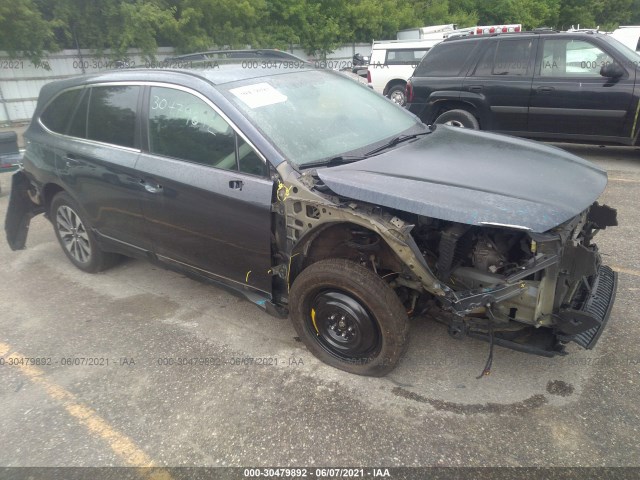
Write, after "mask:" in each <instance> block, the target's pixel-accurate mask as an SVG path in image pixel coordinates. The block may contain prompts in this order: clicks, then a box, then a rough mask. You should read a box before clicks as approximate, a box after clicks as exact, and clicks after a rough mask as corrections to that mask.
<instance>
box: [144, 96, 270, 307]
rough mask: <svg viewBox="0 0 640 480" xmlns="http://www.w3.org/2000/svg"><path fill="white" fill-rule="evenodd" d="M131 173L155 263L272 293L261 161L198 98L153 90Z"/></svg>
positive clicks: (265, 181)
mask: <svg viewBox="0 0 640 480" xmlns="http://www.w3.org/2000/svg"><path fill="white" fill-rule="evenodd" d="M147 97H148V98H147V100H146V101H145V107H144V108H145V112H146V116H147V120H146V121H147V128H146V129H145V130H146V133H147V137H148V141H147V142H146V143H148V151H147V152H144V153H143V154H142V155H141V156H140V159H139V161H138V163H137V165H136V168H137V170H138V171H139V172H140V174H141V175H142V179H143V181H144V187H145V195H144V200H143V211H144V216H145V219H146V223H147V226H148V229H149V232H150V235H151V238H152V240H153V247H154V251H155V253H156V255H157V256H158V258H159V259H160V260H162V261H164V262H167V263H173V264H177V265H180V266H183V267H188V268H191V269H193V270H195V271H197V272H199V273H200V274H203V275H205V276H209V277H211V278H214V279H219V280H223V281H226V282H231V283H233V284H235V285H246V286H249V287H252V288H254V289H256V290H260V291H263V292H267V293H269V294H270V293H271V276H270V275H269V273H268V271H269V269H270V267H271V201H272V195H273V181H272V180H271V179H270V177H269V168H268V165H267V163H266V161H265V159H264V158H263V157H262V156H261V155H260V154H259V153H257V152H256V151H255V150H254V149H253V147H252V146H251V145H250V144H249V143H248V142H247V141H246V139H245V138H244V137H243V136H241V135H240V134H239V133H237V132H236V131H235V130H234V128H233V127H232V126H231V125H230V123H229V122H228V121H227V119H226V117H225V116H224V115H223V114H222V112H221V111H220V110H219V109H217V108H216V107H215V106H214V105H213V104H212V103H211V102H210V101H208V100H207V99H206V98H205V97H203V96H202V95H200V94H198V93H196V92H193V91H186V90H183V89H177V88H172V87H168V86H167V87H164V86H152V87H149V89H148V95H147Z"/></svg>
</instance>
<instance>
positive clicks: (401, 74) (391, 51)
mask: <svg viewBox="0 0 640 480" xmlns="http://www.w3.org/2000/svg"><path fill="white" fill-rule="evenodd" d="M442 40H443V39H442V38H439V39H426V40H386V41H374V42H373V45H372V47H371V58H370V59H369V68H368V72H367V81H368V83H369V86H370V87H372V88H373V89H374V90H375V91H376V92H379V93H382V94H383V95H386V96H387V97H389V98H390V99H391V100H393V101H394V102H396V103H397V104H398V105H402V106H404V105H405V104H406V103H407V101H406V98H405V93H404V87H405V86H406V84H407V79H408V78H409V77H410V76H411V75H412V74H413V71H414V70H415V68H416V66H417V65H418V63H420V60H422V57H424V55H425V53H427V51H428V50H429V49H430V48H431V47H433V46H434V45H436V44H437V43H440V42H441V41H442Z"/></svg>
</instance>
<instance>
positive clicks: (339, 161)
mask: <svg viewBox="0 0 640 480" xmlns="http://www.w3.org/2000/svg"><path fill="white" fill-rule="evenodd" d="M365 158H366V156H360V155H339V156H337V157H333V158H330V159H329V160H320V161H319V162H311V163H305V164H303V165H299V167H300V168H313V167H335V166H336V165H344V164H345V163H353V162H357V161H358V160H364V159H365Z"/></svg>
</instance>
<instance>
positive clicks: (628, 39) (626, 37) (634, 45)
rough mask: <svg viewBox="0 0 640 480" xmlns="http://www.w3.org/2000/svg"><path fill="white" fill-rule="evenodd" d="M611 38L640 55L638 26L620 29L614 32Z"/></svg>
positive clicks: (639, 31) (639, 27) (639, 29)
mask: <svg viewBox="0 0 640 480" xmlns="http://www.w3.org/2000/svg"><path fill="white" fill-rule="evenodd" d="M611 36H612V37H613V38H615V39H616V40H618V41H619V42H620V43H623V44H624V45H626V46H627V47H629V48H630V49H631V50H633V51H634V52H638V53H640V26H624V27H620V28H618V29H616V30H614V31H613V32H612V33H611Z"/></svg>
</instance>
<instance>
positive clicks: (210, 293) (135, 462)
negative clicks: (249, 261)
mask: <svg viewBox="0 0 640 480" xmlns="http://www.w3.org/2000/svg"><path fill="white" fill-rule="evenodd" d="M563 147H566V148H568V149H570V150H571V151H573V152H574V153H577V154H578V155H581V156H584V157H586V158H588V159H591V160H593V161H595V162H596V163H597V164H599V165H601V166H603V167H604V168H606V169H607V170H608V172H609V178H610V180H609V184H608V187H607V189H606V191H605V193H604V195H603V197H602V201H604V202H605V203H607V204H609V205H611V206H614V207H616V208H617V209H618V219H619V223H620V226H619V227H615V228H608V229H607V230H606V231H603V232H600V233H599V234H598V236H597V237H596V241H597V243H598V244H599V246H600V249H601V251H602V252H603V254H604V258H605V261H606V263H608V264H609V265H611V266H612V267H613V268H614V269H616V270H617V271H619V287H618V297H617V301H616V304H615V307H614V309H613V313H612V317H611V320H610V322H609V325H608V328H607V329H606V330H605V332H604V334H603V335H602V337H601V339H600V341H599V344H598V345H597V347H596V348H595V349H594V350H591V351H585V350H581V349H580V348H579V347H577V346H575V345H572V346H570V347H569V351H570V354H569V355H568V356H566V357H562V358H553V359H549V358H541V357H535V356H531V355H527V354H525V353H519V352H515V351H510V350H507V349H503V348H500V347H496V350H495V355H494V361H493V368H492V372H491V375H490V376H488V377H484V378H481V379H479V380H478V379H477V378H476V377H477V376H478V375H479V374H480V372H481V371H482V369H483V367H484V364H485V361H486V359H487V355H488V352H489V348H488V345H487V344H486V343H483V342H480V341H477V340H473V339H468V338H467V339H463V340H455V339H452V338H451V337H449V336H448V334H447V332H446V328H445V327H444V326H442V325H440V324H437V323H435V322H433V321H431V320H429V319H426V318H418V319H415V320H413V322H412V325H411V342H410V346H409V349H408V353H407V355H406V356H405V357H404V359H403V360H402V362H401V364H400V365H399V367H398V368H397V369H396V370H394V371H393V372H392V373H391V374H390V375H388V376H387V377H384V378H365V377H358V376H354V375H350V374H347V373H344V372H341V371H338V370H336V369H333V368H331V367H329V366H327V365H325V364H323V363H321V362H320V361H318V360H316V359H315V358H314V357H313V356H312V355H311V354H310V353H309V352H308V351H307V350H306V349H305V348H304V346H303V345H302V344H301V343H300V342H299V341H298V340H297V339H296V336H295V335H296V334H295V332H294V329H293V327H292V325H291V324H290V323H289V321H288V320H287V319H277V318H274V317H271V316H269V315H267V314H265V313H263V312H262V311H260V310H259V309H258V308H256V307H255V306H253V305H252V304H250V303H249V302H247V301H244V300H242V299H240V298H237V297H235V296H233V295H230V294H229V293H227V292H225V291H223V290H220V289H218V288H216V287H213V286H211V285H205V284H202V283H198V282H196V281H194V280H191V279H189V278H186V277H184V276H182V275H180V274H176V273H173V272H170V271H167V270H163V269H161V268H158V267H156V266H153V265H151V264H149V263H145V262H143V261H137V260H127V261H125V262H123V263H122V264H120V265H118V266H116V267H115V268H113V269H111V270H108V271H107V272H104V273H100V274H96V275H89V274H85V273H83V272H81V271H79V270H77V269H76V268H74V267H73V266H72V265H71V264H70V263H69V262H68V261H67V259H66V257H65V256H64V254H63V252H62V251H61V249H60V247H59V245H58V243H57V241H56V239H55V236H54V233H53V230H52V227H51V225H50V224H49V223H48V221H47V220H46V219H45V218H43V217H42V216H40V217H38V218H35V219H34V220H33V222H32V225H31V229H30V232H29V238H28V243H27V249H26V250H22V251H19V252H12V251H10V249H9V248H8V246H7V245H6V243H5V242H4V241H3V242H0V359H1V360H0V404H1V405H2V408H1V409H0V445H1V446H2V447H1V448H0V466H4V467H24V466H42V467H45V466H46V467H50V466H66V467H73V466H77V467H82V466H135V467H139V466H146V465H156V466H173V467H175V466H240V467H249V466H251V467H260V466H301V465H304V466H359V467H363V466H388V467H393V466H543V467H546V466H612V467H613V466H640V460H639V459H640V446H639V442H638V437H639V431H638V429H639V428H640V406H639V402H638V399H639V398H640V349H639V348H638V344H639V341H638V339H639V338H640V321H639V320H640V319H639V314H638V311H639V310H640V248H638V242H639V240H640V238H639V235H638V234H639V233H640V150H638V149H629V148H613V147H607V148H599V147H588V146H566V145H563ZM9 182H10V174H1V175H0V184H1V186H2V196H1V197H0V218H4V216H5V212H6V208H7V204H8V193H9ZM20 359H22V360H20Z"/></svg>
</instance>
